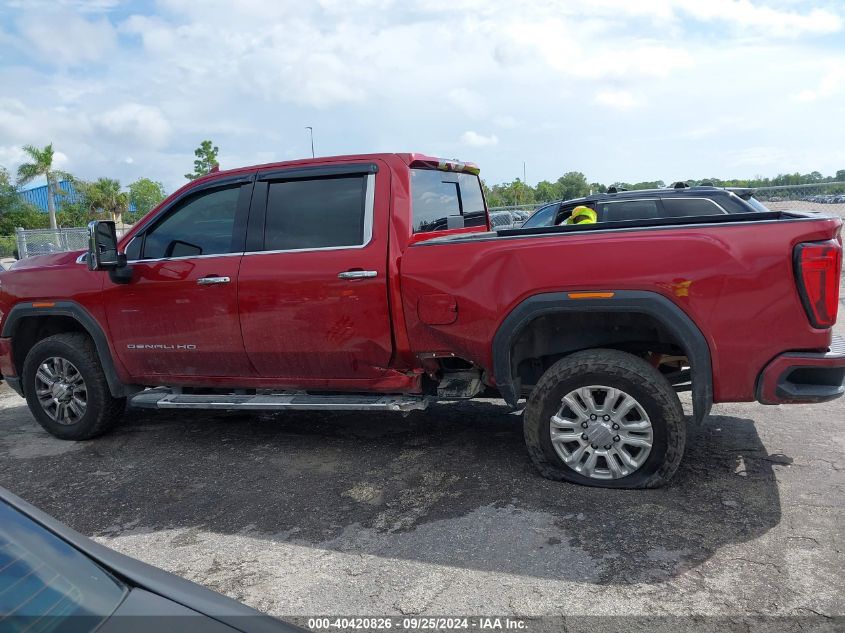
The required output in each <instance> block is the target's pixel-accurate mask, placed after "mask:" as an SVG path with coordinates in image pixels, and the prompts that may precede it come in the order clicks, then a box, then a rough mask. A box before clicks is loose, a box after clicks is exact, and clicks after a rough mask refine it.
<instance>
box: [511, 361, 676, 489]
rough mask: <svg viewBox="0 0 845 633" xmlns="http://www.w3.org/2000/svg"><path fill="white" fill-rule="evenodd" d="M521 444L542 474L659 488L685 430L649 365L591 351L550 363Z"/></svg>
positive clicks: (528, 411)
mask: <svg viewBox="0 0 845 633" xmlns="http://www.w3.org/2000/svg"><path fill="white" fill-rule="evenodd" d="M524 433H525V442H526V445H527V446H528V452H529V455H530V456H531V460H532V461H533V462H534V464H535V466H537V468H538V470H539V471H540V472H541V473H542V474H543V476H544V477H547V478H549V479H555V480H564V481H571V482H573V483H579V484H584V485H588V486H601V487H605V488H653V487H657V486H662V485H664V484H665V483H666V482H667V481H669V479H670V478H671V477H672V475H673V474H674V473H675V471H676V470H677V468H678V465H679V464H680V461H681V457H682V456H683V451H684V442H685V438H686V427H685V424H684V415H683V409H682V407H681V403H680V401H679V400H678V396H677V394H676V393H675V391H674V390H673V389H672V386H671V385H670V384H669V382H668V381H667V380H666V378H665V377H664V376H663V375H662V374H661V373H660V372H659V371H657V370H656V369H655V368H654V367H652V366H651V365H650V364H648V363H647V362H645V361H644V360H642V359H641V358H639V357H637V356H633V355H632V354H627V353H625V352H620V351H618V350H609V349H596V350H587V351H583V352H578V353H575V354H572V355H571V356H567V357H566V358H564V359H562V360H560V361H558V362H557V363H555V364H554V365H552V366H551V367H550V368H549V369H548V371H546V373H545V374H543V376H542V377H541V378H540V381H539V382H538V383H537V386H536V388H535V389H534V391H533V392H532V394H531V396H530V397H529V398H528V404H527V406H526V408H525V415H524Z"/></svg>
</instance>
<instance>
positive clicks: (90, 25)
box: [18, 12, 117, 66]
mask: <svg viewBox="0 0 845 633" xmlns="http://www.w3.org/2000/svg"><path fill="white" fill-rule="evenodd" d="M18 31H19V33H20V35H21V36H22V38H23V40H24V46H25V47H26V48H27V49H28V50H32V51H35V52H36V54H38V55H39V57H40V58H41V60H42V61H46V62H49V63H52V64H55V65H57V66H75V65H79V64H82V63H84V62H92V63H107V62H108V61H109V59H108V55H109V53H111V52H112V51H113V50H114V49H115V48H116V46H117V33H116V31H115V29H114V27H113V26H112V24H111V22H109V21H108V19H106V18H99V19H95V20H86V19H84V18H82V17H80V16H78V15H74V14H71V13H66V14H64V13H61V12H58V13H55V12H54V13H32V14H26V15H25V16H24V17H23V18H22V19H21V20H19V22H18Z"/></svg>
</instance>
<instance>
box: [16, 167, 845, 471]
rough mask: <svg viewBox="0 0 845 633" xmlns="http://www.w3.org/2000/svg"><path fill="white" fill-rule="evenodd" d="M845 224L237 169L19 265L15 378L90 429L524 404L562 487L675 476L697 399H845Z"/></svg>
mask: <svg viewBox="0 0 845 633" xmlns="http://www.w3.org/2000/svg"><path fill="white" fill-rule="evenodd" d="M731 195H733V194H731ZM608 196H609V197H612V196H613V194H608ZM657 197H658V198H659V196H657ZM841 224H842V222H841V220H840V219H839V218H835V217H828V216H824V215H814V214H806V213H803V214H802V213H798V212H796V213H786V212H769V213H766V212H755V213H739V214H731V215H717V216H699V217H680V218H677V217H674V218H667V217H664V218H655V219H645V220H632V221H614V222H605V223H598V224H594V225H588V226H585V225H575V226H557V227H541V228H536V229H514V230H508V231H501V232H499V233H493V232H490V227H489V220H488V216H487V210H486V204H485V201H484V196H483V192H482V188H481V185H480V181H479V178H478V169H477V168H476V167H475V166H474V165H471V164H467V163H460V162H456V161H448V160H440V159H436V158H432V157H429V156H424V155H420V154H370V155H358V156H342V157H332V158H320V159H311V160H302V161H294V162H287V163H277V164H272V165H261V166H256V167H246V168H243V169H235V170H230V171H225V172H223V171H221V172H216V173H212V174H209V175H208V176H205V177H203V178H200V179H198V180H195V181H193V182H191V183H189V184H187V185H185V186H184V187H183V188H182V189H180V190H179V191H177V192H176V193H174V194H173V195H172V196H170V197H169V198H168V199H167V200H165V201H164V202H163V203H162V204H161V205H159V206H158V208H156V209H155V210H153V211H152V212H151V213H150V214H149V215H148V216H147V217H145V218H144V219H143V220H141V221H140V222H138V223H137V224H136V225H135V226H134V227H133V229H132V230H131V231H130V232H129V233H128V234H126V235H125V236H124V237H123V238H122V239H121V240H120V241H119V242H118V240H117V238H116V236H115V229H114V225H113V224H112V223H110V222H93V223H92V224H91V226H90V227H89V229H90V232H91V247H90V248H89V250H88V252H87V253H79V252H76V253H60V254H52V255H46V256H41V257H33V258H30V259H26V260H23V261H20V262H18V263H17V264H16V265H15V266H14V267H13V268H12V270H10V271H8V272H5V273H0V314H1V315H2V322H0V335H2V338H0V371H1V372H2V374H3V377H4V379H5V380H6V381H7V382H8V383H9V384H10V385H11V386H12V387H13V388H14V389H15V390H16V391H17V392H18V393H20V394H22V395H23V396H25V397H26V399H27V402H28V404H29V407H30V410H31V411H32V414H33V415H34V416H35V418H36V419H37V420H38V422H39V423H40V424H41V425H42V426H43V427H44V428H45V429H46V430H47V431H48V432H50V433H52V434H53V435H55V436H56V437H60V438H65V439H73V440H80V439H88V438H92V437H94V436H96V435H99V434H101V433H103V432H105V431H106V430H107V429H108V428H109V427H110V426H111V425H112V424H114V423H115V421H116V420H117V419H118V418H119V417H120V415H121V413H122V412H123V410H124V408H125V406H126V402H127V400H129V401H130V403H131V404H132V405H134V406H139V407H153V408H159V409H180V408H185V409H242V410H288V409H313V410H320V409H343V410H362V411H377V410H386V411H410V410H413V409H421V408H424V407H425V406H426V404H427V403H428V402H430V401H431V400H441V401H443V400H446V401H448V400H457V399H462V398H473V397H501V398H503V399H504V400H505V401H506V402H507V403H509V404H510V405H511V406H514V407H515V406H517V402H518V401H519V400H520V399H521V398H527V403H526V406H525V413H524V430H525V440H526V443H527V445H528V452H529V455H530V457H531V459H532V460H533V462H534V463H535V464H536V466H537V467H538V469H539V470H540V472H541V473H542V474H543V475H544V476H546V477H550V478H553V479H559V480H567V481H572V482H577V483H582V484H588V485H596V486H606V487H651V486H658V485H661V484H663V483H665V482H666V481H668V480H669V478H670V477H671V476H672V474H673V473H674V472H675V470H676V469H677V467H678V464H679V462H680V460H681V456H682V454H683V450H684V442H685V419H684V414H683V409H682V406H681V403H680V401H679V398H678V396H677V392H679V391H691V392H692V393H691V396H692V408H693V411H692V417H693V420H699V421H700V420H701V419H703V418H704V417H705V416H706V415H707V414H708V412H709V410H710V406H711V404H712V403H713V402H732V401H752V400H757V401H759V402H761V403H763V404H779V403H801V402H820V401H824V400H829V399H832V398H836V397H839V396H841V395H842V393H843V380H845V345H843V342H842V340H840V339H837V340H834V337H833V335H832V326H833V324H834V322H835V320H836V314H837V307H838V293H839V275H840V268H841V259H842V240H841V237H840V229H841Z"/></svg>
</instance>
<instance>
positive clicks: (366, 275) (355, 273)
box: [337, 270, 378, 279]
mask: <svg viewBox="0 0 845 633" xmlns="http://www.w3.org/2000/svg"><path fill="white" fill-rule="evenodd" d="M376 276H378V271H375V270H347V271H346V272H342V273H338V275H337V277H338V279H372V278H373V277H376Z"/></svg>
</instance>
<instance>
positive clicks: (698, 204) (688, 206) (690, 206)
mask: <svg viewBox="0 0 845 633" xmlns="http://www.w3.org/2000/svg"><path fill="white" fill-rule="evenodd" d="M663 213H664V215H665V216H666V217H667V218H686V217H691V216H698V215H722V214H724V213H725V210H724V209H722V207H720V206H719V205H717V204H716V203H715V202H713V201H712V200H710V199H709V198H669V197H667V198H663Z"/></svg>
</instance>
